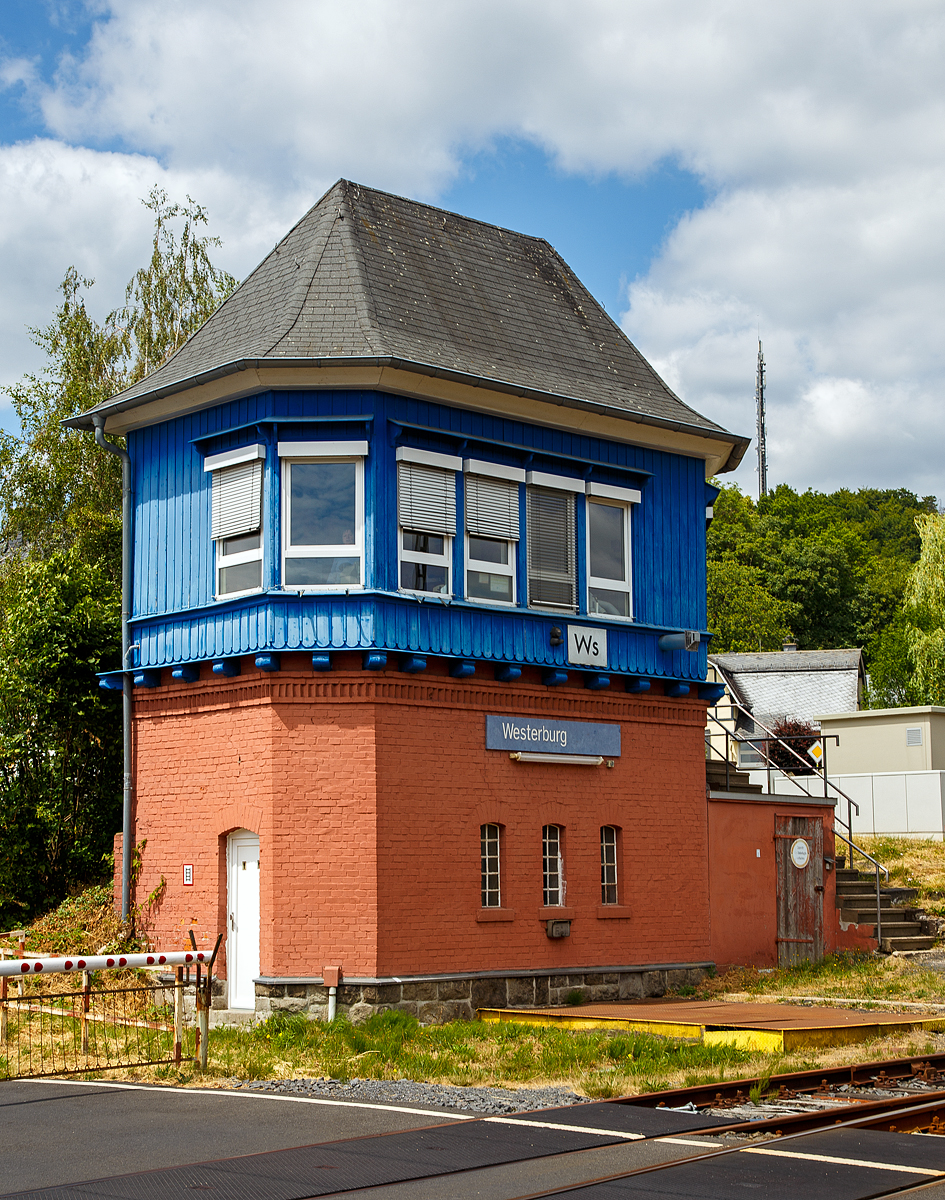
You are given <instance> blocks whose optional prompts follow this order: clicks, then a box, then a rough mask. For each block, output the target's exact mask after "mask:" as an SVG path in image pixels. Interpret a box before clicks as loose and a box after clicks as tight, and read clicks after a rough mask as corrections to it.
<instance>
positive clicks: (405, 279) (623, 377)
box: [69, 180, 748, 469]
mask: <svg viewBox="0 0 945 1200" xmlns="http://www.w3.org/2000/svg"><path fill="white" fill-rule="evenodd" d="M328 363H334V364H338V365H342V364H351V365H354V364H358V363H389V364H391V365H395V366H401V367H403V368H405V369H407V370H412V371H420V372H421V373H424V374H437V375H445V376H447V377H452V378H455V379H459V380H461V381H465V382H474V383H477V384H479V385H480V386H481V385H483V384H488V385H489V386H491V387H493V388H497V389H498V390H512V391H514V392H516V393H518V394H526V395H527V394H534V395H536V396H539V397H540V396H542V395H544V396H546V397H548V396H551V397H557V398H559V402H562V401H561V399H560V398H565V401H564V402H568V401H571V402H573V403H574V404H576V405H578V406H589V407H593V408H595V409H597V410H598V411H602V410H603V411H608V412H610V413H611V414H612V415H616V416H624V417H627V418H629V419H632V420H637V421H642V422H644V423H652V424H656V425H662V426H669V427H671V428H679V429H685V430H687V431H689V432H691V433H695V434H699V435H701V436H703V437H710V438H719V439H721V440H725V441H728V442H730V443H734V449H733V451H732V454H731V456H730V458H729V463H728V469H731V468H732V467H734V466H735V465H737V462H738V460H739V459H740V458H741V456H742V454H743V453H744V450H745V448H746V447H747V445H748V440H747V439H744V438H738V437H735V436H734V435H732V434H730V433H727V432H726V431H725V430H723V429H722V428H721V426H719V425H716V424H715V423H714V422H712V421H709V420H707V419H706V418H705V417H703V416H700V415H699V413H697V412H695V411H694V410H693V409H691V408H690V407H689V406H688V405H686V404H684V403H683V402H682V401H681V400H680V399H679V397H678V396H676V395H675V393H674V392H673V391H672V390H671V389H670V388H669V387H667V385H666V384H665V383H664V382H663V381H662V379H660V377H659V376H658V375H657V374H656V372H655V371H654V370H653V368H652V367H651V366H650V365H649V363H648V362H647V361H646V360H645V359H644V358H643V356H642V355H641V354H640V353H639V351H637V349H636V348H635V347H634V346H633V345H632V344H631V342H630V341H629V340H628V338H627V337H626V336H625V335H624V334H623V332H622V331H621V330H620V329H619V327H618V326H617V325H616V324H615V323H614V322H613V321H612V320H611V319H610V317H608V316H607V314H606V313H605V312H604V310H603V309H602V308H601V306H600V305H599V304H598V303H597V301H596V300H594V298H593V297H592V296H591V295H590V293H589V292H588V291H587V289H586V288H585V287H584V286H583V285H582V284H581V282H580V280H579V279H577V277H576V276H575V275H574V274H573V272H572V271H571V270H570V268H569V267H568V265H567V263H565V262H564V260H563V259H562V258H561V257H560V256H559V255H558V254H557V253H556V252H555V250H554V249H553V248H552V247H551V246H550V245H549V244H548V243H547V242H546V241H544V240H542V239H541V238H534V237H527V236H526V235H525V234H521V233H514V232H512V231H511V230H508V229H501V228H499V227H498V226H495V225H488V224H485V223H484V222H482V221H476V220H473V219H471V218H469V217H462V216H458V215H457V214H455V213H450V212H445V211H444V210H443V209H439V208H434V207H432V206H430V205H427V204H419V203H417V202H416V201H413V200H405V199H403V198H401V197H399V196H392V195H388V194H387V193H385V192H378V191H374V190H373V189H371V188H366V187H361V186H360V185H358V184H355V183H350V182H348V181H347V180H340V181H339V182H338V183H336V184H335V186H334V187H333V188H331V189H330V190H329V191H328V192H326V194H325V195H324V196H323V197H322V198H321V200H319V201H318V203H317V204H316V205H315V206H314V208H312V209H310V211H309V212H307V213H306V214H305V216H304V217H303V218H302V219H301V220H300V221H299V222H298V224H297V225H296V226H295V227H294V228H293V229H292V230H291V231H290V232H289V234H288V235H287V236H286V237H285V238H283V240H282V241H281V242H280V243H279V244H278V245H277V246H276V247H275V249H274V250H273V251H272V253H271V254H269V255H268V256H267V257H266V258H265V259H264V260H263V262H262V263H260V265H259V266H258V267H257V268H256V269H255V271H253V272H252V274H251V275H250V276H249V277H248V278H247V279H246V280H245V282H244V283H242V284H241V285H240V287H239V288H238V289H237V290H236V291H235V292H234V293H233V295H232V296H231V297H230V298H229V299H228V300H227V301H226V302H225V303H224V304H223V305H221V307H220V308H219V309H218V310H217V311H216V312H215V313H214V314H213V316H211V317H210V318H209V320H207V321H206V322H205V323H204V324H203V325H202V326H201V328H200V329H198V330H197V332H196V333H195V334H194V335H193V336H192V337H191V338H190V339H189V341H187V342H186V343H185V345H184V346H182V347H181V349H180V350H178V351H177V353H176V354H174V355H173V356H172V357H171V358H170V359H169V360H168V361H167V362H166V363H165V364H164V365H163V366H161V367H159V368H158V369H157V370H156V371H154V372H153V373H152V374H150V375H149V376H147V377H146V378H145V379H143V380H141V381H140V382H139V383H137V384H135V385H134V387H131V388H128V389H127V390H126V391H124V392H121V393H120V394H119V395H118V396H116V397H114V398H113V399H112V400H109V401H107V402H105V403H104V404H102V405H100V406H98V409H91V410H89V412H87V413H83V414H82V416H80V417H78V418H75V419H74V420H73V421H70V422H69V423H70V424H75V425H78V426H81V427H83V428H90V427H91V421H90V419H89V415H90V413H91V412H95V411H103V412H109V411H116V410H124V409H127V408H131V407H136V406H137V405H139V404H142V403H145V402H146V401H149V400H152V399H156V398H158V397H159V396H163V395H168V394H170V393H173V392H176V391H182V390H184V389H186V388H187V387H190V386H194V385H196V384H199V383H201V382H207V381H209V380H210V379H212V378H214V377H217V376H219V375H221V374H228V373H231V372H233V371H235V370H239V369H241V368H245V367H247V366H254V367H255V366H260V365H267V366H276V365H279V364H284V365H292V366H300V365H304V364H315V365H326V364H328Z"/></svg>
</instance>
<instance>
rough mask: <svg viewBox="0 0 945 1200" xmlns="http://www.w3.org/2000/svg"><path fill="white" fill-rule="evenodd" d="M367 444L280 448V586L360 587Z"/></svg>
mask: <svg viewBox="0 0 945 1200" xmlns="http://www.w3.org/2000/svg"><path fill="white" fill-rule="evenodd" d="M367 449H368V446H367V442H280V443H279V457H280V459H281V460H282V585H283V587H287V588H299V589H302V590H304V589H307V588H319V589H322V588H325V589H337V590H341V589H344V588H352V587H354V588H357V587H363V585H364V456H365V455H366V454H367Z"/></svg>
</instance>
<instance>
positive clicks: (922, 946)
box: [882, 928, 935, 953]
mask: <svg viewBox="0 0 945 1200" xmlns="http://www.w3.org/2000/svg"><path fill="white" fill-rule="evenodd" d="M934 945H935V938H934V937H922V936H918V937H886V930H885V928H884V929H883V941H882V947H883V949H884V950H886V951H887V952H888V953H892V951H893V950H931V949H932V947H933V946H934Z"/></svg>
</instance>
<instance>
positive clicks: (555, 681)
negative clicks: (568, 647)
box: [541, 671, 568, 687]
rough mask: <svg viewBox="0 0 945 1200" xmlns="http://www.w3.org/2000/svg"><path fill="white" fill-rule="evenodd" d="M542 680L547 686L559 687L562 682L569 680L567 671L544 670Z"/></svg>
mask: <svg viewBox="0 0 945 1200" xmlns="http://www.w3.org/2000/svg"><path fill="white" fill-rule="evenodd" d="M541 681H542V683H543V684H544V685H545V687H557V686H558V685H559V684H561V683H567V682H568V673H567V671H542V673H541Z"/></svg>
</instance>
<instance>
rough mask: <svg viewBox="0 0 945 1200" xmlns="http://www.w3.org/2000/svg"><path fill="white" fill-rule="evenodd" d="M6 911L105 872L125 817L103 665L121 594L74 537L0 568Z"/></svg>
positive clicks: (19, 913) (7, 917)
mask: <svg viewBox="0 0 945 1200" xmlns="http://www.w3.org/2000/svg"><path fill="white" fill-rule="evenodd" d="M0 602H2V606H3V621H2V624H0V921H2V922H5V923H6V924H5V925H4V928H8V927H9V925H10V923H19V922H21V921H23V920H24V919H26V918H28V917H31V916H33V915H35V914H36V913H37V912H39V911H41V910H42V908H44V907H45V906H47V905H49V904H51V903H54V902H57V901H58V900H61V899H62V898H63V896H65V895H66V894H67V893H68V892H69V890H71V889H72V888H74V887H75V886H76V885H82V884H86V883H90V882H95V881H97V880H98V879H100V878H101V876H102V872H103V859H104V857H105V856H106V855H107V854H108V853H109V852H110V850H111V841H112V835H113V833H114V832H115V830H116V829H117V828H118V827H119V826H120V823H121V765H122V764H121V710H120V708H119V706H118V705H116V704H115V703H114V701H112V700H111V699H109V698H108V697H107V696H106V695H105V694H104V693H103V692H102V691H101V689H100V688H99V687H98V681H97V679H96V677H95V673H96V671H100V670H103V669H107V668H108V667H113V668H114V667H117V666H118V665H119V660H120V655H121V651H120V637H119V615H120V614H119V603H118V600H117V598H116V595H115V589H114V588H113V587H112V586H110V582H109V580H108V579H107V578H106V577H105V574H104V569H103V568H102V566H101V565H99V564H95V563H89V562H86V561H85V560H84V559H83V558H82V557H81V554H80V551H79V550H78V548H77V547H75V546H73V547H72V548H70V549H69V550H65V551H56V552H55V553H53V554H52V555H51V556H50V557H49V558H48V559H46V560H45V561H38V560H37V559H35V558H31V557H23V558H17V559H14V560H12V561H8V562H7V564H6V569H5V571H4V573H3V576H2V579H0Z"/></svg>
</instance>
